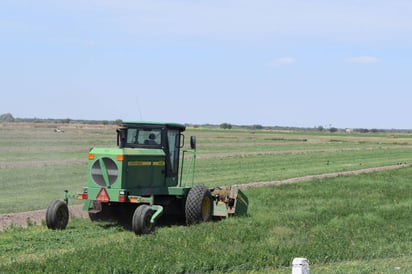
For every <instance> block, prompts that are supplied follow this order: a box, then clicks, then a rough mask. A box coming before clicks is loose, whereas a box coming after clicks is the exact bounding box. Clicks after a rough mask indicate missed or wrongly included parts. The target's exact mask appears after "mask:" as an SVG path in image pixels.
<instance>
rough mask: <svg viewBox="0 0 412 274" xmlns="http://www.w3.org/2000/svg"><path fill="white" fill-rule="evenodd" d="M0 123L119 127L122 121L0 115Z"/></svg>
mask: <svg viewBox="0 0 412 274" xmlns="http://www.w3.org/2000/svg"><path fill="white" fill-rule="evenodd" d="M2 122H26V123H58V124H96V125H97V124H103V125H119V124H121V123H122V122H123V121H122V120H121V119H117V120H113V121H109V120H79V119H70V118H65V119H51V118H47V119H42V118H14V117H13V115H12V114H11V113H5V114H1V115H0V123H2Z"/></svg>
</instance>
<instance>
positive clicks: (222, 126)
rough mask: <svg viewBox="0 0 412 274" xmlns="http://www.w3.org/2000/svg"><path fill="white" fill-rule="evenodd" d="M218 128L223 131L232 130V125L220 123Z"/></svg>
mask: <svg viewBox="0 0 412 274" xmlns="http://www.w3.org/2000/svg"><path fill="white" fill-rule="evenodd" d="M220 128H223V129H232V125H231V124H229V123H222V124H220Z"/></svg>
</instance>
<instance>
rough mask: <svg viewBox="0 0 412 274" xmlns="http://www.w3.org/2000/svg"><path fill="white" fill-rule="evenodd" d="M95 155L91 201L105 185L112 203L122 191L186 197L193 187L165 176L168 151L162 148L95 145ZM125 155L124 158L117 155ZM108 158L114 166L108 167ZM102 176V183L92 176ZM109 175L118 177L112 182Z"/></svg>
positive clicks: (90, 166)
mask: <svg viewBox="0 0 412 274" xmlns="http://www.w3.org/2000/svg"><path fill="white" fill-rule="evenodd" d="M89 154H93V155H94V158H93V159H92V160H89V163H88V170H89V174H88V183H87V188H88V195H89V200H96V199H97V198H96V197H97V195H98V193H99V192H100V190H101V189H102V188H105V189H106V191H107V193H108V196H109V198H110V201H111V202H118V201H119V200H118V196H119V193H120V192H121V191H126V192H127V194H128V195H131V196H148V195H173V196H185V195H186V194H187V193H188V191H189V190H190V187H178V179H177V176H175V177H166V176H165V168H166V167H165V160H166V159H165V157H166V155H165V153H164V151H163V150H161V149H143V148H93V149H91V150H90V152H89ZM119 156H122V157H121V158H122V160H118V157H119ZM104 159H105V160H104ZM108 159H111V160H112V161H113V162H114V163H115V165H113V166H112V167H108V162H107V161H108ZM96 175H97V176H98V177H100V184H99V183H96V179H95V178H94V177H93V176H96ZM110 175H112V176H113V177H116V179H112V181H113V182H112V183H111V182H110V180H111V179H110V178H109V177H110Z"/></svg>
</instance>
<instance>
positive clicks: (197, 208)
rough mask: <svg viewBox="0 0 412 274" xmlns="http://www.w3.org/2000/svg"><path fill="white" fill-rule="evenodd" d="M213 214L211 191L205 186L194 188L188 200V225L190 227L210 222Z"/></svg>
mask: <svg viewBox="0 0 412 274" xmlns="http://www.w3.org/2000/svg"><path fill="white" fill-rule="evenodd" d="M212 213H213V198H212V194H211V193H210V190H209V189H208V188H207V187H205V186H201V185H197V186H194V187H193V188H192V189H191V190H190V191H189V193H188V195H187V199H186V206H185V215H186V223H187V224H189V225H190V224H195V223H200V222H207V221H210V220H211V218H212Z"/></svg>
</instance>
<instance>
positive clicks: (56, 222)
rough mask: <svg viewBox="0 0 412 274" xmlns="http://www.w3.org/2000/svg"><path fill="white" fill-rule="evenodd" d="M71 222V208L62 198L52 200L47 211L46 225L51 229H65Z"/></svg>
mask: <svg viewBox="0 0 412 274" xmlns="http://www.w3.org/2000/svg"><path fill="white" fill-rule="evenodd" d="M68 222H69V208H68V207H67V205H66V203H65V202H63V201H60V200H54V201H52V202H51V203H50V204H49V206H48V207H47V211H46V225H47V228H49V229H65V228H66V226H67V223H68Z"/></svg>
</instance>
